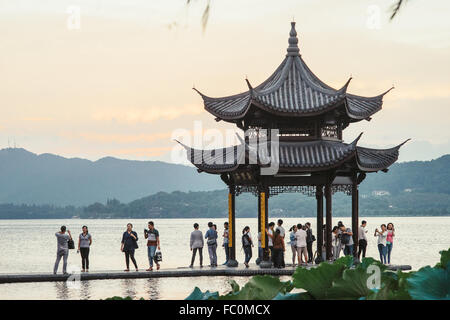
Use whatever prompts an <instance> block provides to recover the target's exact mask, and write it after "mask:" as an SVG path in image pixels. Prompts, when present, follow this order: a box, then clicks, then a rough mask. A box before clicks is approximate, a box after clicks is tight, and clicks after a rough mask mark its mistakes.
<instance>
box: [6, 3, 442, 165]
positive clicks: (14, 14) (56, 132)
mask: <svg viewBox="0 0 450 320" xmlns="http://www.w3.org/2000/svg"><path fill="white" fill-rule="evenodd" d="M319 3H320V4H319ZM392 4H393V1H388V0H383V1H365V0H364V1H339V2H337V1H331V0H327V1H320V2H319V1H311V0H306V1H299V0H297V1H294V0H289V1H282V2H280V1H273V0H272V1H269V0H258V1H257V0H244V1H238V0H232V1H231V0H212V1H211V11H210V17H209V20H208V24H207V26H206V29H205V31H203V30H202V26H201V19H202V14H203V10H204V8H205V5H206V1H201V0H198V1H193V2H192V3H191V4H190V5H187V4H186V1H184V0H177V1H175V0H173V1H162V0H153V1H145V0H128V1H121V0H108V1H103V0H91V1H88V0H71V1H66V0H59V1H56V0H46V1H45V0H41V1H31V0H15V1H14V0H3V1H0V37H1V38H2V41H1V42H0V52H1V53H0V56H1V60H0V71H1V72H0V83H1V86H0V97H1V106H2V107H1V110H2V117H1V118H0V148H5V147H8V141H9V145H10V146H13V144H14V143H16V145H17V146H18V147H23V148H25V149H27V150H29V151H31V152H35V153H54V154H58V155H61V156H65V157H80V158H87V159H91V160H96V159H99V158H102V157H105V156H115V157H119V158H124V159H139V160H163V161H170V150H171V149H172V148H173V147H174V146H175V145H176V143H175V142H174V141H173V139H172V138H173V136H172V133H173V131H175V130H177V129H185V130H188V131H192V130H193V129H194V121H201V122H202V126H203V129H204V130H208V129H214V128H218V129H220V130H225V129H234V126H233V125H231V124H227V123H223V122H216V121H215V120H214V116H212V115H211V114H209V113H208V112H206V111H205V110H204V109H203V103H202V100H201V98H200V97H199V95H198V94H197V93H196V92H195V91H193V90H192V87H193V86H195V87H196V88H197V89H199V90H200V91H201V92H202V93H204V94H206V95H208V96H212V97H216V96H217V97H220V96H227V95H232V94H236V93H239V92H242V91H245V90H247V85H246V82H245V78H246V77H247V78H248V79H249V81H250V82H251V83H252V84H253V85H254V86H256V85H258V84H259V83H261V82H262V81H264V80H265V79H266V78H267V77H268V76H269V75H270V74H271V73H272V72H273V71H274V70H275V69H276V68H277V67H278V65H279V64H280V63H281V62H282V60H283V58H284V56H285V54H286V48H287V45H288V42H287V40H288V35H289V30H290V21H291V20H292V19H293V18H294V19H295V21H296V22H297V32H298V37H299V47H300V53H301V55H302V58H303V59H304V60H305V62H306V63H307V64H308V66H309V67H310V68H311V70H312V71H313V72H314V73H315V74H316V75H317V76H318V77H319V78H321V79H322V80H323V81H324V82H326V83H327V84H329V85H330V86H332V87H335V88H340V87H342V85H343V84H344V83H345V82H346V81H347V79H348V78H349V77H350V76H352V77H353V79H352V81H351V83H350V87H349V90H348V91H349V92H350V93H354V94H358V95H365V96H375V95H378V94H380V93H382V92H384V91H386V90H387V89H389V88H390V87H391V86H392V85H394V86H395V90H393V91H391V92H390V93H389V94H387V95H386V96H385V98H384V103H383V110H382V111H380V112H378V113H377V114H376V115H375V116H374V117H373V119H372V120H371V122H370V125H369V124H368V123H367V122H366V121H362V122H360V123H357V124H352V125H350V127H349V128H348V129H346V130H345V132H344V140H345V142H350V141H352V140H353V139H354V138H356V136H357V135H358V134H359V133H360V132H364V135H363V137H362V139H361V142H360V145H364V146H368V147H378V148H385V147H391V146H393V145H397V144H399V143H401V142H403V140H404V138H412V141H411V142H409V143H408V144H407V145H405V147H404V148H403V149H402V153H401V156H400V159H399V160H400V161H411V160H430V159H434V158H437V157H439V156H441V155H443V154H447V153H450V132H449V130H448V127H449V126H450V59H449V58H450V20H449V19H448V12H450V3H449V2H448V1H443V0H442V1H433V6H432V7H430V6H429V5H430V3H429V2H428V1H421V0H412V1H408V2H407V4H406V5H405V6H404V8H402V11H401V12H400V13H399V15H398V17H396V18H395V19H394V20H393V21H392V22H389V16H390V6H391V5H392ZM77 10H79V20H76V19H77V18H76V17H77ZM74 15H75V16H74ZM74 17H75V20H71V19H73V18H74ZM77 23H78V25H77ZM71 26H72V27H71Z"/></svg>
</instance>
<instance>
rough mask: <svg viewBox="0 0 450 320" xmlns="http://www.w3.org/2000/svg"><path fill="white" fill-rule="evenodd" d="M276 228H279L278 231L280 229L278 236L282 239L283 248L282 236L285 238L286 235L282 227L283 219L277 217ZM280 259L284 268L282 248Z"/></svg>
mask: <svg viewBox="0 0 450 320" xmlns="http://www.w3.org/2000/svg"><path fill="white" fill-rule="evenodd" d="M276 230H279V231H280V237H281V239H282V240H283V248H284V247H285V246H284V238H285V236H286V231H285V230H284V228H283V220H281V219H278V221H277V228H276ZM276 230H275V231H276ZM274 245H275V244H274ZM280 261H281V266H282V267H283V268H284V267H285V266H286V265H285V263H284V250H282V251H281V256H280Z"/></svg>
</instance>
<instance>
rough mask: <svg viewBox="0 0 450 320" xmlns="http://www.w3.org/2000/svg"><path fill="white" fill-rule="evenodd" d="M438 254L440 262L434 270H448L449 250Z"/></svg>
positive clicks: (449, 261)
mask: <svg viewBox="0 0 450 320" xmlns="http://www.w3.org/2000/svg"><path fill="white" fill-rule="evenodd" d="M439 253H440V254H441V261H439V262H438V264H436V268H444V269H449V268H450V267H449V263H450V249H448V250H442V251H439Z"/></svg>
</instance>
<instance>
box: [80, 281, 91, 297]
mask: <svg viewBox="0 0 450 320" xmlns="http://www.w3.org/2000/svg"><path fill="white" fill-rule="evenodd" d="M89 299H91V284H90V282H89V281H81V285H80V300H89Z"/></svg>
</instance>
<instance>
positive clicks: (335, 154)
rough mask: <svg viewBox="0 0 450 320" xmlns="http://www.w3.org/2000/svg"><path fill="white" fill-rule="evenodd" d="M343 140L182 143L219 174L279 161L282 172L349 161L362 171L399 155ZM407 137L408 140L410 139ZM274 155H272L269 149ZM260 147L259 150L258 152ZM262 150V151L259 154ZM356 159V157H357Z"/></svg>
mask: <svg viewBox="0 0 450 320" xmlns="http://www.w3.org/2000/svg"><path fill="white" fill-rule="evenodd" d="M358 140H359V137H358V138H357V139H355V141H353V142H352V143H343V142H340V141H329V140H315V141H280V142H279V145H278V148H276V147H274V148H271V147H270V146H269V147H266V148H260V149H257V148H256V146H251V145H247V146H246V147H244V144H240V145H235V146H232V147H228V148H219V149H211V150H201V149H194V148H190V147H188V146H185V145H183V144H182V145H183V147H184V148H185V149H186V151H187V158H188V160H189V161H190V162H191V163H192V164H193V165H194V166H196V167H197V169H198V170H199V171H200V172H202V171H204V172H207V173H212V174H220V173H225V172H232V171H235V170H237V169H238V168H239V167H241V166H249V165H250V166H258V167H267V166H269V165H272V166H273V165H276V164H278V167H279V171H281V172H283V171H285V172H317V171H326V170H330V169H333V168H337V167H339V166H341V165H344V164H346V163H349V164H350V163H352V164H353V166H355V164H356V168H355V169H358V170H359V171H361V172H375V171H379V170H385V169H387V168H388V167H389V166H391V165H392V164H393V163H394V162H395V161H397V159H398V155H399V149H400V147H401V146H402V145H403V144H404V143H406V141H405V142H403V143H402V144H399V145H398V146H396V147H393V148H389V149H371V148H365V147H360V146H357V142H358ZM407 141H408V140H407ZM269 148H270V149H272V150H271V153H270V154H271V155H273V156H272V157H269V156H268V154H269V152H268V149H269ZM258 151H259V152H258ZM258 153H259V154H258ZM354 160H356V161H354Z"/></svg>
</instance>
